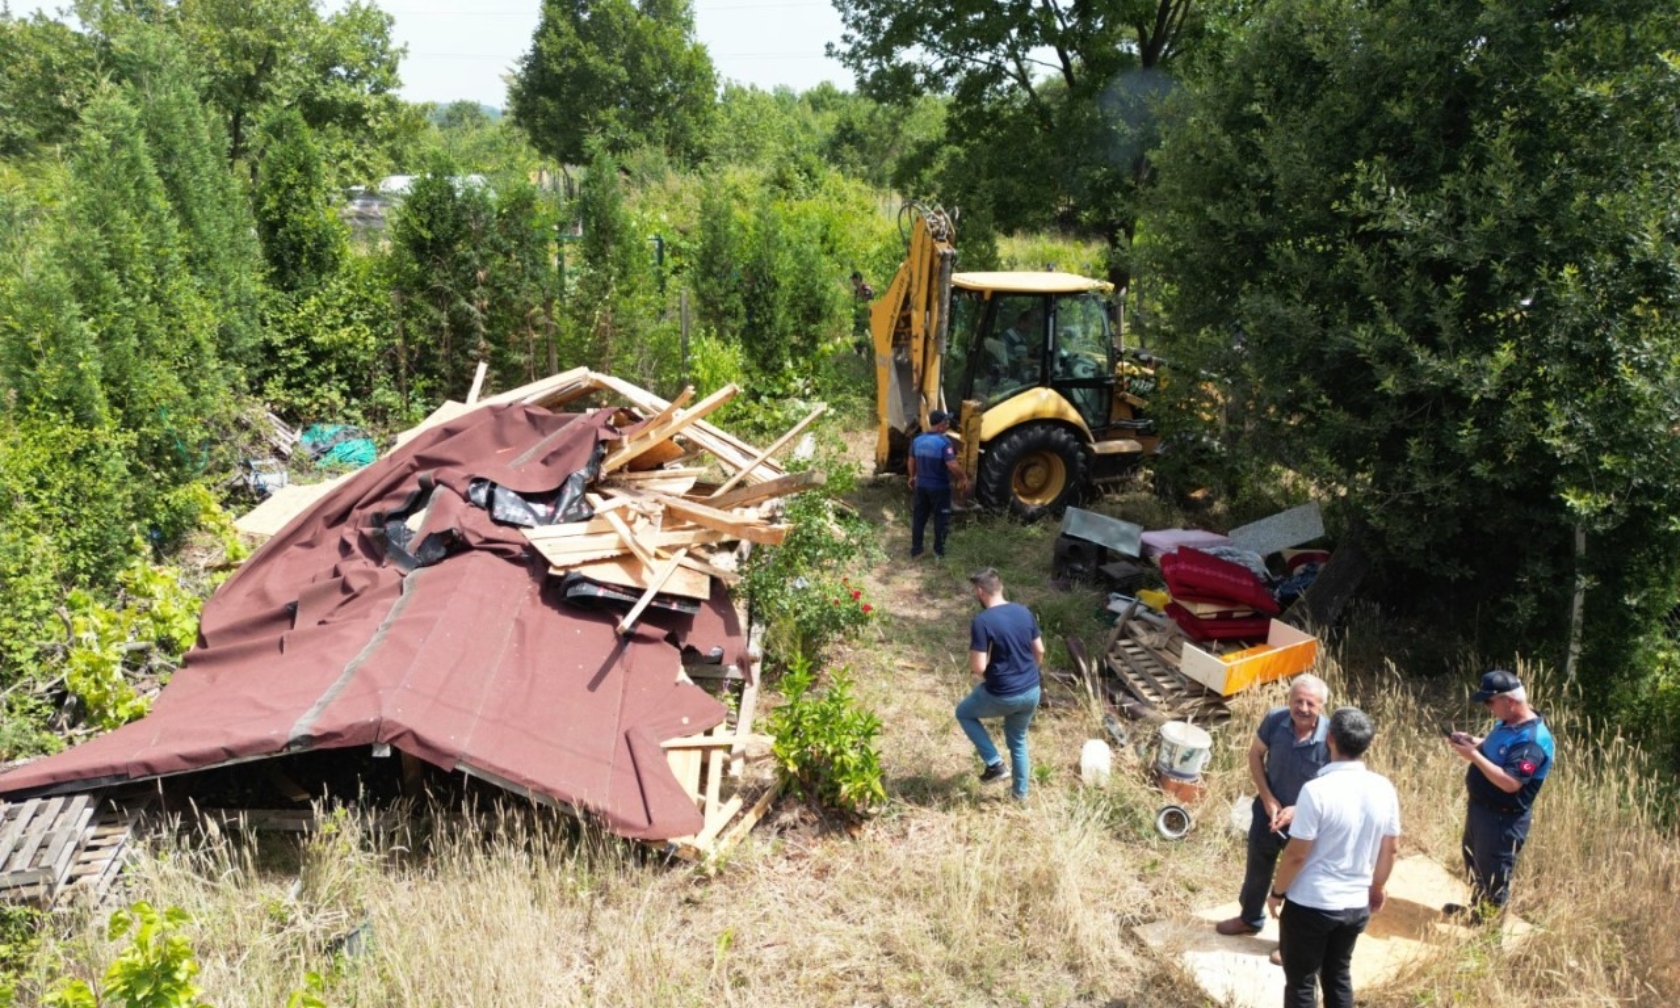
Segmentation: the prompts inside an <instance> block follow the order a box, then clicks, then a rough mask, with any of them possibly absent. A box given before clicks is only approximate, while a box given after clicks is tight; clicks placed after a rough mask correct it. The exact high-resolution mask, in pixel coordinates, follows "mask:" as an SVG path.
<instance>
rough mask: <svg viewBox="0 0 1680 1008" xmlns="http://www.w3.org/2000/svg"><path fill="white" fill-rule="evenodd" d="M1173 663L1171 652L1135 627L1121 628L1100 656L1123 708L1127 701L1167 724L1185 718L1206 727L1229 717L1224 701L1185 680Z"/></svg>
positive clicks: (1193, 682)
mask: <svg viewBox="0 0 1680 1008" xmlns="http://www.w3.org/2000/svg"><path fill="white" fill-rule="evenodd" d="M1173 660H1174V655H1173V654H1172V652H1171V651H1170V650H1168V649H1166V648H1164V647H1156V646H1154V645H1153V643H1152V642H1150V636H1149V631H1148V630H1147V629H1143V628H1141V627H1139V626H1138V625H1136V624H1133V625H1132V626H1129V627H1126V628H1124V629H1123V630H1122V632H1121V633H1119V634H1117V635H1115V636H1114V637H1113V638H1111V640H1110V643H1109V649H1108V653H1107V654H1105V655H1104V656H1103V664H1104V666H1105V667H1106V668H1107V669H1108V671H1109V673H1110V675H1111V676H1112V677H1113V684H1114V686H1116V687H1118V688H1119V690H1120V692H1121V694H1123V696H1116V697H1114V699H1115V702H1116V703H1120V704H1121V705H1122V706H1126V704H1125V703H1124V702H1123V698H1129V699H1130V700H1132V701H1133V702H1134V703H1135V704H1141V705H1143V706H1144V707H1145V708H1146V709H1148V710H1152V711H1154V712H1155V713H1157V714H1159V715H1160V716H1161V717H1163V718H1166V719H1169V720H1178V719H1182V718H1187V717H1188V718H1194V719H1195V720H1197V721H1201V722H1204V723H1205V722H1209V721H1223V720H1224V719H1225V718H1227V717H1229V716H1230V711H1229V710H1227V709H1226V707H1225V701H1224V698H1223V697H1221V696H1219V694H1217V693H1214V692H1212V691H1211V690H1209V689H1207V688H1206V687H1204V686H1202V685H1201V684H1200V683H1198V682H1195V681H1193V680H1191V679H1190V678H1189V677H1187V676H1185V675H1184V674H1183V673H1182V672H1180V671H1179V670H1178V668H1177V666H1176V664H1173V663H1172V662H1173Z"/></svg>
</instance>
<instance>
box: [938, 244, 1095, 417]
mask: <svg viewBox="0 0 1680 1008" xmlns="http://www.w3.org/2000/svg"><path fill="white" fill-rule="evenodd" d="M951 286H952V290H951V329H950V334H949V338H948V341H947V343H946V347H945V365H944V368H943V371H942V378H943V384H944V389H943V391H944V393H945V396H944V398H945V401H946V402H948V403H953V404H956V403H963V402H968V401H971V400H972V401H977V402H978V403H979V404H980V408H981V409H983V410H990V409H992V408H994V407H997V406H1000V405H1001V404H1003V403H1004V402H1006V401H1007V400H1009V399H1012V398H1014V397H1016V396H1019V395H1021V394H1022V393H1024V392H1027V391H1029V390H1032V389H1038V388H1049V389H1051V390H1053V391H1054V392H1056V393H1058V394H1059V395H1060V397H1061V398H1062V399H1064V400H1066V402H1067V403H1068V404H1069V405H1070V406H1071V407H1072V408H1073V410H1074V412H1075V413H1076V414H1077V415H1078V418H1079V420H1080V421H1082V422H1083V426H1084V427H1085V428H1086V430H1087V431H1089V432H1090V434H1091V435H1093V436H1095V437H1097V438H1100V437H1102V436H1103V434H1104V433H1105V432H1106V430H1107V428H1108V427H1109V425H1110V421H1111V419H1112V418H1111V415H1110V414H1111V413H1112V409H1111V403H1112V401H1113V398H1114V374H1115V350H1114V345H1113V335H1112V333H1113V331H1112V328H1111V326H1110V323H1109V305H1108V294H1107V291H1108V285H1107V284H1104V283H1102V282H1101V281H1097V280H1089V279H1086V278H1084V277H1078V276H1073V275H1071V274H1065V273H958V274H956V275H955V276H954V277H952V285H951Z"/></svg>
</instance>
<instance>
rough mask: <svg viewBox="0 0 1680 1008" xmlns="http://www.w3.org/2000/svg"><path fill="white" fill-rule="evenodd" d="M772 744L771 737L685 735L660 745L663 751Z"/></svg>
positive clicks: (762, 735) (667, 740)
mask: <svg viewBox="0 0 1680 1008" xmlns="http://www.w3.org/2000/svg"><path fill="white" fill-rule="evenodd" d="M769 744H770V736H768V735H765V734H762V733H760V734H757V735H740V734H733V735H685V736H683V737H682V738H674V739H666V740H665V741H663V742H661V743H659V745H660V748H663V749H733V748H734V747H735V746H737V745H740V746H743V747H745V746H752V745H760V746H765V745H769Z"/></svg>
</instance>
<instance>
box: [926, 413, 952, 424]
mask: <svg viewBox="0 0 1680 1008" xmlns="http://www.w3.org/2000/svg"><path fill="white" fill-rule="evenodd" d="M950 422H951V414H949V413H947V412H945V411H944V410H942V409H936V410H929V411H928V426H929V427H938V426H939V425H940V424H945V423H950Z"/></svg>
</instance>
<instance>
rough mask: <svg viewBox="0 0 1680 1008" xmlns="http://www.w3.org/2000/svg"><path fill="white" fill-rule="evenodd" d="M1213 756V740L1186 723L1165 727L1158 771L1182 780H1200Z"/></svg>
mask: <svg viewBox="0 0 1680 1008" xmlns="http://www.w3.org/2000/svg"><path fill="white" fill-rule="evenodd" d="M1212 755H1213V736H1211V735H1209V734H1208V733H1207V732H1205V731H1203V730H1202V729H1200V728H1197V727H1196V726H1195V725H1193V724H1189V723H1187V722H1184V721H1168V722H1167V723H1166V724H1164V725H1162V726H1161V751H1160V754H1159V755H1158V756H1156V757H1155V767H1156V769H1158V770H1160V771H1161V772H1162V773H1164V774H1166V775H1167V776H1168V777H1174V778H1177V779H1178V780H1183V781H1193V780H1199V779H1200V778H1201V776H1202V768H1203V767H1205V766H1207V762H1208V757H1210V756H1212Z"/></svg>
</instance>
